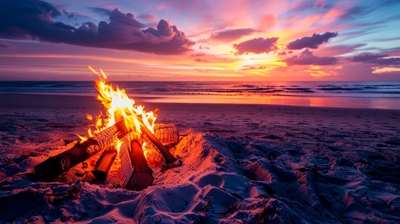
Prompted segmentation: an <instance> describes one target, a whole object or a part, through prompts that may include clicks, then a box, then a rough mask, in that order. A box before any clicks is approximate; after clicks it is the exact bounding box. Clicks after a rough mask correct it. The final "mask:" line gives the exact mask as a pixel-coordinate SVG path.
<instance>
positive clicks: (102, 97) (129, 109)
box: [78, 65, 156, 155]
mask: <svg viewBox="0 0 400 224" xmlns="http://www.w3.org/2000/svg"><path fill="white" fill-rule="evenodd" d="M88 68H89V70H91V71H92V72H93V73H94V74H96V75H98V76H99V80H97V81H96V82H95V87H96V89H97V91H98V95H97V100H99V101H100V102H101V103H102V104H103V106H104V108H105V109H106V111H107V113H106V115H105V116H103V114H101V113H100V115H98V116H97V117H96V121H95V122H94V126H95V128H96V130H95V131H94V132H95V133H97V132H99V131H101V130H102V129H104V128H107V127H110V126H112V125H114V124H115V123H117V122H119V121H121V120H123V121H124V124H125V126H126V128H127V129H128V131H130V132H133V133H134V135H135V137H136V138H140V135H141V129H140V125H141V123H142V124H143V125H145V126H146V127H147V128H148V129H149V130H150V131H151V132H153V133H154V130H153V128H154V121H155V120H156V115H155V113H153V112H146V111H145V110H144V107H143V106H141V105H135V101H134V100H133V99H131V98H129V97H128V95H127V94H126V92H125V90H124V89H119V88H118V86H115V87H114V86H113V85H112V84H111V83H110V82H107V75H106V74H105V73H104V72H103V71H102V70H101V69H100V74H101V76H100V74H99V73H98V72H97V71H96V70H94V69H93V68H92V67H91V66H90V65H89V66H88ZM86 117H87V119H89V120H92V119H93V117H92V116H91V115H88V114H87V115H86ZM78 136H79V135H78ZM88 136H89V137H92V136H93V133H92V130H91V129H90V128H89V129H88ZM79 138H81V139H82V140H83V141H84V140H86V139H87V137H83V136H79ZM115 145H116V149H117V150H118V152H119V149H120V147H121V145H122V142H121V141H120V140H119V139H117V140H116V142H115ZM142 148H143V149H144V151H145V150H146V149H145V148H144V147H143V146H142ZM145 155H146V153H145Z"/></svg>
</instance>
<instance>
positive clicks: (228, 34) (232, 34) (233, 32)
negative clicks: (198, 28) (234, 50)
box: [208, 28, 256, 42]
mask: <svg viewBox="0 0 400 224" xmlns="http://www.w3.org/2000/svg"><path fill="white" fill-rule="evenodd" d="M254 32H256V30H255V29H251V28H243V29H228V30H223V31H220V32H216V33H214V34H212V35H211V36H210V38H209V39H208V40H209V41H215V42H231V41H234V40H237V39H240V38H242V37H244V36H247V35H250V34H252V33H254Z"/></svg>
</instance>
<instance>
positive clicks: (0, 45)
mask: <svg viewBox="0 0 400 224" xmlns="http://www.w3.org/2000/svg"><path fill="white" fill-rule="evenodd" d="M0 48H8V49H14V48H17V46H14V45H12V44H10V43H8V42H4V41H0Z"/></svg>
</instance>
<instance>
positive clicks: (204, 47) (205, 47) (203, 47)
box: [199, 45, 210, 50]
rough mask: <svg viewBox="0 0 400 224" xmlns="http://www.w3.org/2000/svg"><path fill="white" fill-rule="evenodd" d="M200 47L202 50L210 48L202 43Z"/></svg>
mask: <svg viewBox="0 0 400 224" xmlns="http://www.w3.org/2000/svg"><path fill="white" fill-rule="evenodd" d="M199 49H200V50H210V48H209V47H207V46H203V45H200V46H199Z"/></svg>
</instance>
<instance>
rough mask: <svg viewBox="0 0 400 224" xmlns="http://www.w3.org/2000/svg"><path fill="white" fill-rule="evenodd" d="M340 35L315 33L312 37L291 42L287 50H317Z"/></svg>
mask: <svg viewBox="0 0 400 224" xmlns="http://www.w3.org/2000/svg"><path fill="white" fill-rule="evenodd" d="M337 35H338V33H334V32H326V33H324V34H322V35H321V34H316V33H314V34H313V35H312V36H311V37H303V38H301V39H297V40H295V41H293V42H290V43H289V44H288V45H287V48H288V49H290V50H300V49H303V48H312V49H317V48H318V46H319V45H321V44H323V43H327V42H328V41H329V40H330V39H331V38H333V37H336V36H337Z"/></svg>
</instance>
